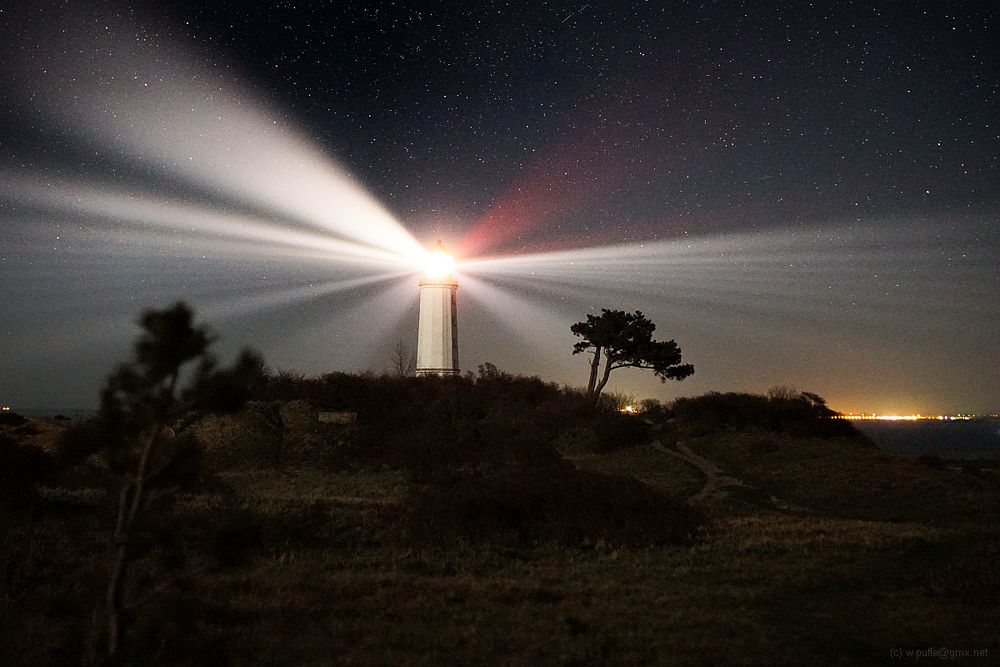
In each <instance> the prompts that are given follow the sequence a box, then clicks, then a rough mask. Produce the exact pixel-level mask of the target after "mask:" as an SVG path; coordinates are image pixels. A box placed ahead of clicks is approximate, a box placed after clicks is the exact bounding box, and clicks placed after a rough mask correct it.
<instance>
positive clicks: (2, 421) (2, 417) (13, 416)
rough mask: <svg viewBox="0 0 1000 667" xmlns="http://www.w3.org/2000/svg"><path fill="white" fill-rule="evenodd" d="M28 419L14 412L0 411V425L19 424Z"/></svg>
mask: <svg viewBox="0 0 1000 667" xmlns="http://www.w3.org/2000/svg"><path fill="white" fill-rule="evenodd" d="M26 421H28V420H27V419H25V418H24V417H22V416H21V415H19V414H17V413H16V412H0V426H20V425H21V424H23V423H25V422H26Z"/></svg>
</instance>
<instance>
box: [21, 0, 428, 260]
mask: <svg viewBox="0 0 1000 667" xmlns="http://www.w3.org/2000/svg"><path fill="white" fill-rule="evenodd" d="M73 10H74V11H72V12H62V11H59V12H55V11H51V12H49V14H50V15H51V20H52V22H51V23H47V24H46V25H44V26H41V25H38V24H39V21H37V20H36V21H33V22H28V23H26V25H29V26H31V27H32V28H36V27H37V29H38V30H39V31H44V33H42V32H39V33H38V34H36V35H34V36H33V37H34V41H35V42H36V43H44V42H45V40H46V38H47V36H48V35H51V34H59V35H60V41H61V42H62V44H63V45H62V48H60V49H45V50H40V51H36V52H30V56H29V57H25V56H26V54H25V53H22V52H21V51H19V50H17V49H11V50H10V51H9V52H8V53H4V55H5V56H7V57H8V58H9V59H10V60H13V61H16V62H17V64H18V65H20V67H11V68H9V70H8V73H9V76H10V78H12V79H13V81H12V83H13V84H14V85H13V86H12V88H14V89H15V90H17V91H19V92H20V93H21V95H22V100H23V101H24V102H25V103H26V104H27V105H28V106H30V107H33V108H35V109H36V110H38V111H40V112H42V113H43V114H46V115H47V116H49V117H50V118H57V119H59V120H60V122H59V123H57V125H59V126H60V127H72V128H74V134H76V135H78V136H83V137H89V139H90V141H91V143H92V144H93V145H94V146H95V147H97V148H98V149H99V150H104V151H107V152H108V153H109V154H110V155H121V154H124V155H126V156H128V158H129V159H131V160H132V161H134V162H135V163H136V164H139V165H143V166H144V167H145V168H146V169H148V170H152V171H155V172H159V173H161V174H165V175H168V176H170V177H172V178H176V179H180V180H183V181H185V182H187V183H189V184H190V185H192V186H194V187H197V188H198V189H199V190H202V191H205V190H209V191H212V192H215V193H218V194H220V195H223V196H226V197H229V198H230V199H231V200H232V201H234V202H239V203H240V204H243V205H250V206H254V207H257V208H258V209H260V210H262V211H265V212H267V213H268V214H272V215H275V216H276V217H278V218H280V219H282V220H287V221H294V222H297V223H302V224H308V225H312V226H315V227H318V228H320V229H323V230H325V231H328V232H333V233H334V234H336V235H338V236H340V237H343V238H346V239H351V240H353V241H357V242H360V243H363V244H365V245H368V246H371V247H374V248H379V249H382V250H383V251H386V252H388V253H391V254H396V255H402V256H411V257H418V256H420V255H421V254H422V251H423V249H422V248H421V246H420V245H419V244H418V243H417V241H416V240H415V239H414V238H413V237H412V235H411V234H410V233H409V232H408V231H406V230H405V229H404V228H403V227H402V226H401V225H400V224H399V223H398V222H396V221H395V220H394V218H393V217H392V216H391V215H390V214H389V213H388V212H387V211H386V210H385V209H384V208H383V207H382V206H380V205H379V204H377V203H376V202H375V201H374V200H373V199H372V198H371V197H370V196H369V195H367V194H366V193H365V192H364V190H363V188H362V187H361V186H360V184H358V183H357V182H356V181H355V180H354V179H352V178H351V177H350V176H349V175H348V174H347V173H346V172H345V171H344V170H343V169H342V168H341V167H340V166H339V165H337V164H336V163H335V162H334V161H333V160H332V159H330V158H329V157H328V156H326V155H324V154H323V153H322V152H321V151H319V150H318V149H317V148H316V146H315V145H314V144H313V143H312V142H310V141H308V140H307V139H306V138H305V137H304V136H302V134H300V133H299V132H298V131H296V130H295V129H294V128H292V127H291V126H290V124H289V123H288V122H286V120H285V118H284V115H283V114H282V113H281V112H280V111H279V110H278V109H276V108H275V107H274V106H273V105H271V104H269V103H267V102H266V101H264V100H263V99H261V98H259V97H258V96H257V95H255V94H253V93H252V92H251V91H249V90H246V89H245V88H244V87H242V86H241V85H239V84H238V83H237V82H236V80H235V77H234V76H233V75H232V74H231V73H229V72H226V71H225V70H224V69H223V68H220V67H218V66H213V65H209V64H208V63H209V62H210V59H209V58H208V57H207V56H199V55H195V53H196V49H194V48H193V47H192V46H190V45H185V46H184V47H183V48H182V47H181V45H179V44H176V43H174V42H172V41H171V40H170V39H168V38H167V37H164V36H162V35H156V34H155V33H154V34H150V33H151V32H152V31H151V30H148V29H146V28H145V27H143V26H140V25H138V24H137V23H135V22H132V21H128V20H126V19H125V18H124V17H122V16H120V15H119V16H111V15H106V14H103V13H100V12H99V10H97V9H93V10H88V9H85V8H82V7H75V8H73ZM139 36H142V37H143V38H139ZM26 41H30V40H26ZM5 69H6V68H5Z"/></svg>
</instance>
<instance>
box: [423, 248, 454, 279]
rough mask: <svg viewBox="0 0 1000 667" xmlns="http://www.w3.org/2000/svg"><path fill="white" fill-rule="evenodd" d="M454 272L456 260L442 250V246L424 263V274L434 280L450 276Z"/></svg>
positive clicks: (428, 256)
mask: <svg viewBox="0 0 1000 667" xmlns="http://www.w3.org/2000/svg"><path fill="white" fill-rule="evenodd" d="M454 270H455V259H454V258H453V257H452V256H451V255H449V254H448V253H446V252H444V250H441V249H440V246H439V247H438V249H436V250H435V251H434V252H432V253H430V254H429V255H427V258H426V260H425V262H424V274H426V275H428V276H431V277H433V278H444V277H446V276H450V275H451V274H452V273H453V272H454Z"/></svg>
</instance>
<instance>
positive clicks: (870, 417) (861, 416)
mask: <svg viewBox="0 0 1000 667" xmlns="http://www.w3.org/2000/svg"><path fill="white" fill-rule="evenodd" d="M975 418H976V416H975V415H921V414H916V415H879V414H875V413H871V414H868V413H858V414H847V415H839V416H838V419H850V420H854V421H887V422H900V421H909V422H915V421H925V420H932V421H969V420H971V419H975Z"/></svg>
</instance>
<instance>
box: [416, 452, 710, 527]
mask: <svg viewBox="0 0 1000 667" xmlns="http://www.w3.org/2000/svg"><path fill="white" fill-rule="evenodd" d="M408 507H409V509H408V511H407V512H406V514H405V515H404V516H403V517H402V523H403V526H404V528H405V530H406V531H407V532H408V533H409V534H410V535H411V536H412V537H413V538H414V539H417V540H423V541H427V542H431V543H441V542H449V541H455V540H461V541H466V542H470V543H475V544H494V545H498V544H499V545H508V546H509V545H521V546H528V545H533V544H539V543H550V544H551V543H555V544H560V545H564V546H580V545H584V544H592V545H593V544H604V545H608V546H651V545H658V544H678V543H683V542H685V541H688V540H690V539H691V538H692V537H693V536H694V535H695V534H696V532H697V531H698V528H699V527H700V526H701V524H702V523H703V517H702V516H701V514H700V513H699V512H698V511H696V510H694V509H692V508H691V507H690V506H688V505H686V504H684V503H681V502H679V501H677V500H674V499H673V498H670V497H668V496H666V495H664V494H661V493H658V492H657V491H655V490H653V489H652V488H650V487H648V486H646V485H645V484H643V483H641V482H639V481H637V480H635V479H631V478H623V477H614V476H610V475H602V474H598V473H592V472H586V471H582V470H578V469H576V468H574V467H573V466H572V465H570V464H568V463H564V462H560V463H554V464H551V465H547V466H543V467H520V466H510V467H507V468H502V469H490V470H484V471H477V472H475V473H470V474H466V475H461V476H456V477H455V478H454V479H452V480H450V481H448V482H444V481H439V483H438V484H436V485H433V486H425V487H417V488H415V489H414V490H413V492H412V495H411V498H410V501H409V503H408Z"/></svg>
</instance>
